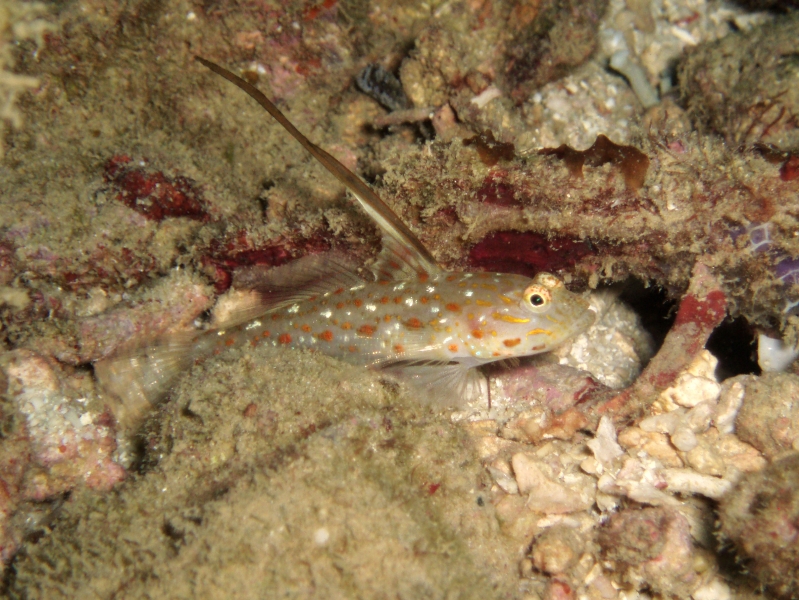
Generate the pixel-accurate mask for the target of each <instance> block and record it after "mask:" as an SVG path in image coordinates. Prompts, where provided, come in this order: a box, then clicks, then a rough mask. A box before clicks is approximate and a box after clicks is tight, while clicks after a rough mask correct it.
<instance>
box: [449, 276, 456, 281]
mask: <svg viewBox="0 0 799 600" xmlns="http://www.w3.org/2000/svg"><path fill="white" fill-rule="evenodd" d="M457 278H458V276H457V275H447V281H455V280H456V279H457Z"/></svg>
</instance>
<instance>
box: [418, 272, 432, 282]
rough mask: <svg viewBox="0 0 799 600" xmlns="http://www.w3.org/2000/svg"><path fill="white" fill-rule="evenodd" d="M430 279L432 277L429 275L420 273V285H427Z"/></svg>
mask: <svg viewBox="0 0 799 600" xmlns="http://www.w3.org/2000/svg"><path fill="white" fill-rule="evenodd" d="M428 279H430V275H428V274H427V273H420V274H419V282H420V283H427V280H428Z"/></svg>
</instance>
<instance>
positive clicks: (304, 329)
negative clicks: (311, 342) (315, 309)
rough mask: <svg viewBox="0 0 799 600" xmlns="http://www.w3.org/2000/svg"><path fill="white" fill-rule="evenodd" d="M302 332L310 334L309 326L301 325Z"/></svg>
mask: <svg viewBox="0 0 799 600" xmlns="http://www.w3.org/2000/svg"><path fill="white" fill-rule="evenodd" d="M302 330H303V331H304V332H305V333H311V326H310V325H303V326H302Z"/></svg>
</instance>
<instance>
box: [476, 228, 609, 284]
mask: <svg viewBox="0 0 799 600" xmlns="http://www.w3.org/2000/svg"><path fill="white" fill-rule="evenodd" d="M594 252H595V251H594V250H593V249H592V248H591V246H590V245H589V243H588V242H586V241H585V240H574V239H569V238H554V239H547V237H546V236H544V235H541V234H539V233H532V232H529V231H528V232H518V231H498V232H494V233H492V234H490V235H488V236H486V237H485V238H483V239H482V240H481V241H480V242H478V243H477V244H475V245H474V246H473V247H472V249H471V250H470V251H469V258H468V262H469V266H470V267H471V268H475V269H482V270H485V271H496V272H501V273H517V274H519V275H527V276H529V277H532V276H534V275H535V274H536V273H538V272H540V271H551V272H556V271H560V270H562V269H566V268H569V267H572V266H574V264H575V263H576V262H577V261H578V260H580V259H581V258H583V257H585V256H587V255H589V254H593V253H594Z"/></svg>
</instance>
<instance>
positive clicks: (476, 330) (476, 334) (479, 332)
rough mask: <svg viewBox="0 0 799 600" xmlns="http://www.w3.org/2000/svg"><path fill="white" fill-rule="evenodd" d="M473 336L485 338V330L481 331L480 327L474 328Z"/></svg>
mask: <svg viewBox="0 0 799 600" xmlns="http://www.w3.org/2000/svg"><path fill="white" fill-rule="evenodd" d="M472 337H473V338H476V339H478V340H482V339H483V332H482V331H480V330H479V329H474V330H473V331H472Z"/></svg>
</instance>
